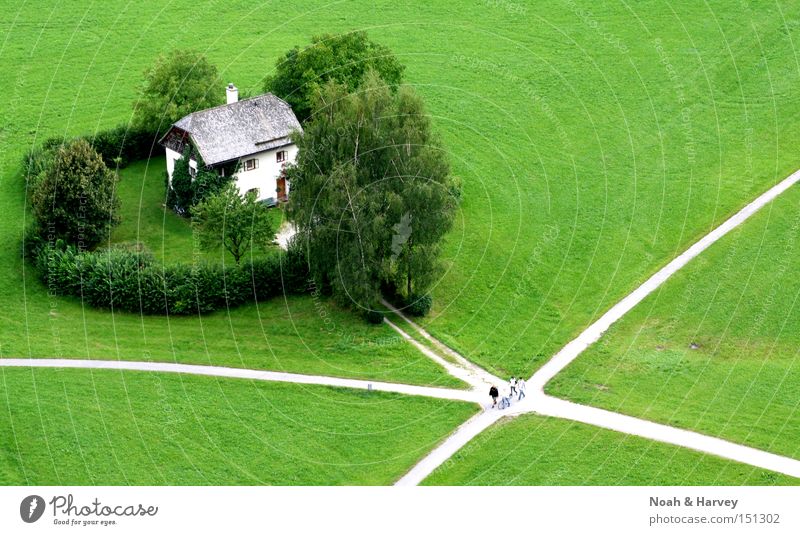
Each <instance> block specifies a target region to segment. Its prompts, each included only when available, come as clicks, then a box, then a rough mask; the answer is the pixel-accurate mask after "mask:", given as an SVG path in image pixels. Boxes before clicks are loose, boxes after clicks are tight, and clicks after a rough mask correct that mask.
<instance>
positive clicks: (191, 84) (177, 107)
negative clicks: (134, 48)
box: [134, 50, 224, 132]
mask: <svg viewBox="0 0 800 535" xmlns="http://www.w3.org/2000/svg"><path fill="white" fill-rule="evenodd" d="M221 85H222V84H221V82H220V79H219V76H218V75H217V68H216V67H215V66H214V65H212V64H211V63H209V62H208V60H207V59H206V57H205V56H203V55H202V54H199V53H197V52H190V51H186V50H175V51H173V52H172V53H170V54H169V55H166V56H164V55H162V56H159V58H158V59H157V60H156V63H155V65H154V66H153V67H152V68H151V69H148V70H147V71H145V83H144V86H143V87H142V89H141V91H140V92H139V99H138V100H137V102H136V103H135V110H134V122H135V123H136V124H137V125H138V126H140V127H142V128H144V129H147V130H148V131H150V132H164V131H166V129H167V128H168V127H169V126H170V125H171V124H172V123H174V122H175V121H177V120H178V119H180V118H181V117H183V116H185V115H188V114H189V113H192V112H195V111H198V110H202V109H206V108H211V107H213V106H217V105H218V104H222V103H223V101H224V98H223V94H224V92H223V91H222V87H221Z"/></svg>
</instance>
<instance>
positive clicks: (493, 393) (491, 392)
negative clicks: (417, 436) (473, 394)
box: [489, 385, 500, 408]
mask: <svg viewBox="0 0 800 535" xmlns="http://www.w3.org/2000/svg"><path fill="white" fill-rule="evenodd" d="M499 395H500V392H499V391H498V390H497V387H496V386H494V385H492V387H491V388H490V389H489V397H491V398H492V408H494V407H497V396H499Z"/></svg>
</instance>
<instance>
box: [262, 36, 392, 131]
mask: <svg viewBox="0 0 800 535" xmlns="http://www.w3.org/2000/svg"><path fill="white" fill-rule="evenodd" d="M403 69H404V67H403V65H402V64H401V63H400V62H399V61H398V60H397V58H396V57H395V56H394V54H393V53H392V51H391V50H389V49H388V48H387V47H385V46H383V45H380V44H378V43H375V42H373V41H371V40H370V39H369V38H368V37H367V34H366V33H365V32H351V33H345V34H340V35H330V34H324V35H318V36H314V37H313V38H312V39H311V45H310V46H308V47H306V48H303V49H301V48H299V47H295V48H293V49H291V50H289V51H288V52H286V53H285V54H284V55H283V56H281V57H280V58H279V59H278V61H277V64H276V69H275V74H273V75H272V76H269V77H268V78H267V80H266V83H265V85H264V90H265V91H271V92H272V93H274V94H275V95H277V96H279V97H281V98H282V99H284V100H285V101H286V102H287V103H289V105H290V106H292V109H293V110H294V112H295V114H296V115H297V117H298V119H299V120H300V121H305V120H306V119H307V118H308V117H309V116H310V115H311V113H312V110H313V103H314V98H315V95H316V94H317V93H318V91H319V89H320V88H321V87H322V86H323V85H324V84H325V83H326V82H328V81H334V82H336V83H338V84H341V85H343V86H344V87H345V88H346V89H347V90H348V91H352V90H354V89H356V88H357V87H358V86H359V85H360V84H361V82H362V80H363V79H364V75H365V74H366V73H367V72H368V71H370V70H372V71H374V72H376V73H377V74H378V76H380V77H381V78H382V79H383V80H384V81H385V82H386V83H387V84H389V85H391V86H397V85H398V84H400V82H401V81H402V77H403Z"/></svg>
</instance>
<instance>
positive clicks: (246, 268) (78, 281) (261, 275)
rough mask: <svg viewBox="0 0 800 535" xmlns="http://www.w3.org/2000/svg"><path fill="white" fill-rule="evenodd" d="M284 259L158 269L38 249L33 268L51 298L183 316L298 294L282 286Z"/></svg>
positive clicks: (147, 262)
mask: <svg viewBox="0 0 800 535" xmlns="http://www.w3.org/2000/svg"><path fill="white" fill-rule="evenodd" d="M284 256H285V255H283V254H279V255H273V256H269V257H266V258H263V259H258V260H254V261H252V262H250V263H249V264H246V265H242V266H238V265H233V266H225V267H223V266H221V265H218V264H197V265H191V266H190V265H186V264H177V265H169V266H161V265H159V264H157V263H155V262H154V260H153V257H152V255H151V254H150V253H148V252H144V251H137V250H131V249H128V248H111V249H107V250H103V251H95V252H81V251H78V249H77V248H76V247H73V246H63V245H59V246H58V247H54V246H49V245H45V246H42V247H40V248H39V251H38V254H37V255H36V258H35V265H36V268H37V271H38V273H39V276H40V277H41V279H42V281H43V282H44V283H45V284H46V285H47V286H48V288H49V289H50V290H51V291H52V292H54V293H56V294H59V295H71V296H73V297H78V298H81V299H82V300H83V301H84V302H85V303H87V304H88V305H90V306H93V307H97V308H113V309H114V310H122V311H127V312H136V313H141V314H176V315H185V314H203V313H207V312H213V311H215V310H221V309H225V308H232V307H235V306H238V305H241V304H243V303H247V302H253V301H254V300H263V299H266V298H269V297H274V296H276V295H280V294H282V293H299V292H295V291H291V290H290V289H287V288H286V287H285V286H284V285H283V284H282V282H281V281H282V272H283V270H285V268H286V262H285V259H284ZM301 291H302V290H301Z"/></svg>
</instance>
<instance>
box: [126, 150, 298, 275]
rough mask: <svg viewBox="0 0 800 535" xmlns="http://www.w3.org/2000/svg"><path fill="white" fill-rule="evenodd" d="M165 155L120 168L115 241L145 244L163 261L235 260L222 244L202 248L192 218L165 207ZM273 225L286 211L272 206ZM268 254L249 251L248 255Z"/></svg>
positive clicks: (249, 256) (228, 261)
mask: <svg viewBox="0 0 800 535" xmlns="http://www.w3.org/2000/svg"><path fill="white" fill-rule="evenodd" d="M165 173H166V164H165V161H164V158H163V157H158V158H153V159H151V160H149V161H142V162H135V163H133V164H131V165H130V166H128V167H126V168H125V169H122V170H120V173H119V176H120V181H119V184H118V187H117V192H118V194H119V199H120V210H119V215H120V219H121V221H120V224H119V226H117V227H116V228H115V229H114V231H113V233H112V235H111V242H112V243H113V244H144V245H145V246H146V247H147V249H148V250H149V251H150V252H151V253H153V255H154V256H155V258H156V259H157V260H158V261H160V262H166V263H181V262H183V263H186V262H196V261H207V262H223V263H227V264H233V263H234V258H233V255H231V254H230V253H229V252H227V251H226V250H224V249H223V248H222V247H220V248H219V249H217V250H215V251H205V250H202V249H200V248H199V246H198V245H197V241H196V240H195V239H194V238H193V233H192V227H191V223H190V220H189V219H186V218H183V217H180V216H178V215H177V214H175V213H174V212H173V211H171V210H167V209H165V208H164V199H165V192H164V174H165ZM270 216H271V220H272V222H273V228H274V229H275V230H276V231H277V230H278V228H279V227H280V225H281V223H282V222H283V211H282V210H280V209H278V208H275V209H272V210H270ZM264 254H267V253H265V252H262V251H250V252H248V254H247V258H251V257H254V258H257V257H259V256H262V255H264Z"/></svg>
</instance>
